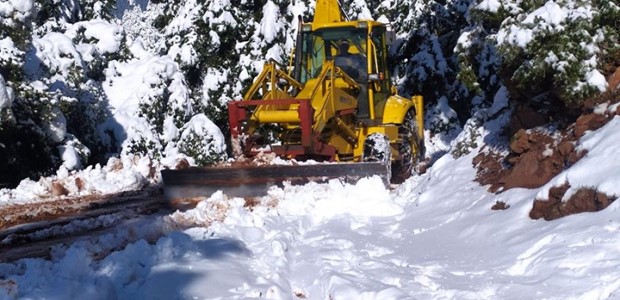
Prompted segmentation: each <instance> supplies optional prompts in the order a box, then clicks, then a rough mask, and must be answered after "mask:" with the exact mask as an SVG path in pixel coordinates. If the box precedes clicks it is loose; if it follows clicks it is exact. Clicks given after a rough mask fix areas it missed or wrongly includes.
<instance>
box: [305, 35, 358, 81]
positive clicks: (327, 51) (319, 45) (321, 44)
mask: <svg viewBox="0 0 620 300" xmlns="http://www.w3.org/2000/svg"><path fill="white" fill-rule="evenodd" d="M366 38H367V29H365V28H355V27H351V28H328V29H319V30H316V31H314V32H307V33H304V35H303V42H302V45H301V46H302V52H301V58H300V59H301V63H300V64H299V66H300V67H301V72H300V78H299V80H300V82H301V83H305V82H306V81H308V79H312V78H316V77H317V76H318V75H319V73H320V72H321V67H322V65H323V62H324V61H325V60H332V59H334V57H336V56H338V55H341V54H342V53H341V52H342V49H343V45H345V44H348V45H345V46H348V53H349V54H350V55H355V56H357V57H359V58H360V60H361V61H364V62H365V61H366V60H367V59H366ZM363 68H365V63H364V66H363ZM361 71H363V72H364V73H367V71H366V70H365V69H363V70H361Z"/></svg>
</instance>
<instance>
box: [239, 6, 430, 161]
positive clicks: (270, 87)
mask: <svg viewBox="0 0 620 300" xmlns="http://www.w3.org/2000/svg"><path fill="white" fill-rule="evenodd" d="M375 26H385V24H383V23H380V22H375V21H347V20H345V18H344V16H343V14H342V12H341V11H340V7H339V5H338V1H337V0H317V1H316V10H315V18H314V21H313V22H312V23H305V24H302V27H303V28H307V27H310V30H312V31H314V30H318V29H324V28H342V27H355V28H367V29H368V30H369V31H368V32H371V31H372V28H373V27H375ZM300 30H302V28H300ZM306 30H308V29H306ZM377 47H383V48H385V45H375V44H374V43H373V41H372V39H370V38H368V39H367V45H366V52H367V57H368V64H367V65H368V69H367V72H368V74H371V73H372V72H373V71H374V69H373V67H375V68H376V69H377V71H380V70H379V67H378V65H377V64H378V58H377ZM373 53H374V55H372V54H373ZM385 59H386V57H383V60H385ZM284 70H286V68H285V67H283V66H280V65H278V64H277V63H276V62H275V61H268V62H266V63H265V66H264V68H263V70H262V71H261V73H260V74H259V76H258V77H257V78H256V80H255V82H254V83H253V84H252V86H251V87H250V89H249V90H248V92H247V93H246V94H245V95H244V97H243V98H244V100H255V99H263V100H278V99H292V98H295V99H298V100H299V99H309V101H310V102H311V106H312V108H313V109H314V116H313V123H312V130H313V132H315V133H320V134H323V133H324V131H325V130H326V128H328V130H331V131H330V132H327V133H325V134H326V135H325V138H327V143H328V144H329V145H331V146H333V147H335V148H336V149H337V153H338V155H337V156H336V157H335V158H334V159H336V160H342V159H346V160H359V159H360V158H361V156H362V152H363V145H364V142H365V139H366V137H367V136H368V135H370V134H372V133H382V134H384V135H385V136H387V137H388V139H389V140H390V143H391V144H392V147H393V148H394V150H395V151H393V158H394V159H397V158H398V157H396V156H398V154H397V153H398V149H397V147H398V146H397V145H398V143H399V142H400V141H399V135H398V126H399V125H400V124H402V123H403V120H404V118H405V115H406V114H407V112H408V111H409V110H411V109H413V110H415V114H416V123H417V125H418V132H417V134H418V136H419V137H420V138H423V136H424V119H423V116H424V103H423V99H422V96H414V97H412V98H411V99H407V98H404V97H400V96H398V95H396V94H395V91H394V92H393V95H391V96H389V97H388V98H387V100H385V101H386V103H385V106H384V108H383V114H382V116H381V118H380V120H377V111H376V109H375V98H374V93H373V92H372V91H373V90H376V91H379V90H380V89H381V88H382V87H381V86H380V85H379V84H378V83H377V82H369V85H370V87H369V89H368V90H369V92H368V101H369V113H370V119H371V122H370V123H366V124H362V123H359V124H354V121H353V120H354V117H353V115H352V112H353V111H355V109H356V108H357V99H356V98H355V97H353V96H352V95H353V91H354V90H356V89H359V85H358V83H356V82H355V81H354V80H353V79H352V78H351V77H349V76H348V75H347V74H346V73H345V72H343V71H342V70H341V69H340V68H338V67H336V66H335V65H334V61H333V60H327V61H325V62H324V63H323V65H322V69H321V73H320V74H319V75H318V77H316V78H312V79H309V80H307V81H306V82H305V84H301V83H300V82H298V81H297V80H295V79H294V78H293V77H292V76H291V75H289V74H288V73H287V72H285V71H284ZM384 76H386V78H389V74H384ZM293 95H295V96H294V97H293ZM382 101H383V100H382ZM298 108H299V104H297V103H293V104H265V105H258V106H257V107H256V109H254V111H253V112H252V115H251V117H250V120H249V121H250V122H248V128H247V130H249V132H248V133H250V134H251V133H252V132H253V131H254V130H256V128H257V127H258V126H259V124H260V123H277V124H279V125H280V126H282V127H283V128H285V129H295V128H296V127H299V126H300V125H299V122H300V119H299V114H298V111H297V109H298ZM342 112H346V113H344V114H343V113H342ZM379 113H380V112H379ZM328 125H330V127H327V126H328ZM416 147H417V145H416ZM416 150H418V149H416Z"/></svg>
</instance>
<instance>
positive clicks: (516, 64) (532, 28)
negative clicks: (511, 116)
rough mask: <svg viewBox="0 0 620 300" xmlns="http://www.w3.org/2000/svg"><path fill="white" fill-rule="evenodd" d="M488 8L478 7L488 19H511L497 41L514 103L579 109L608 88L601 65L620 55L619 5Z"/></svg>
mask: <svg viewBox="0 0 620 300" xmlns="http://www.w3.org/2000/svg"><path fill="white" fill-rule="evenodd" d="M538 2H541V1H538ZM488 3H491V1H483V2H482V3H481V4H480V5H479V6H478V9H480V10H486V11H488V16H489V17H488V18H497V17H496V16H495V14H500V15H501V16H503V15H506V14H508V17H507V18H505V19H504V21H503V22H502V23H501V26H500V28H499V31H498V32H497V35H496V41H497V46H498V49H499V52H500V54H501V56H502V58H503V61H502V64H501V68H500V73H499V74H500V76H501V77H502V80H503V82H504V83H505V84H506V86H507V87H508V88H509V89H510V92H511V95H512V96H513V97H514V98H516V99H519V100H525V101H532V100H533V101H537V102H544V101H552V102H554V101H555V100H559V103H562V104H564V105H566V106H568V107H575V106H578V105H579V104H580V103H581V101H582V100H583V99H585V98H586V97H588V96H590V95H592V94H593V93H597V92H601V91H604V90H605V89H606V88H607V84H606V81H605V78H604V76H603V75H602V73H601V66H600V64H599V62H601V61H606V60H608V59H609V57H617V56H618V36H619V35H618V34H619V27H618V20H619V19H620V7H619V6H618V3H617V2H616V1H585V0H557V1H547V2H544V3H532V2H531V1H523V2H521V3H513V1H498V2H497V3H499V7H498V6H497V5H495V6H493V5H486V6H485V5H484V4H488Z"/></svg>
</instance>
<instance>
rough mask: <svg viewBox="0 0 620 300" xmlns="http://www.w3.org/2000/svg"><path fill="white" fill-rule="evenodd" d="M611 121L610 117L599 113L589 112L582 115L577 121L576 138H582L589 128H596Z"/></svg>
mask: <svg viewBox="0 0 620 300" xmlns="http://www.w3.org/2000/svg"><path fill="white" fill-rule="evenodd" d="M608 121H609V117H606V116H604V115H599V114H594V113H592V114H587V115H581V116H580V117H579V118H577V121H575V129H574V131H573V132H574V135H575V137H576V138H581V137H582V136H583V134H584V133H585V132H586V131H588V130H596V129H599V128H601V127H603V126H604V125H605V124H607V122H608Z"/></svg>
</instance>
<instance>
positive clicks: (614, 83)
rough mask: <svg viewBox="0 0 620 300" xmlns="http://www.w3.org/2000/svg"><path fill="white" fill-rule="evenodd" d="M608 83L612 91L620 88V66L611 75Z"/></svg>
mask: <svg viewBox="0 0 620 300" xmlns="http://www.w3.org/2000/svg"><path fill="white" fill-rule="evenodd" d="M607 85H608V88H609V90H611V91H613V90H617V89H620V67H618V68H616V71H615V72H614V73H613V74H611V76H609V79H607Z"/></svg>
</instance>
